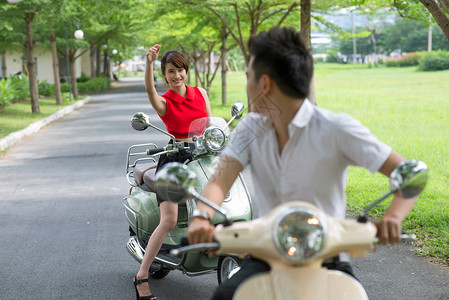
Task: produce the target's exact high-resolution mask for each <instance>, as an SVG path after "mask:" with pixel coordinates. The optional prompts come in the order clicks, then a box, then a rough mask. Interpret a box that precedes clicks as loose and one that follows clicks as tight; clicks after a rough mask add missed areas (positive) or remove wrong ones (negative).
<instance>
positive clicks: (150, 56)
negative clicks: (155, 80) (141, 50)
mask: <svg viewBox="0 0 449 300" xmlns="http://www.w3.org/2000/svg"><path fill="white" fill-rule="evenodd" d="M159 50H161V45H158V44H156V45H154V46H153V47H151V48H150V49H149V50H148V52H147V54H146V56H147V62H149V63H152V62H154V61H155V60H156V58H157V56H158V55H159Z"/></svg>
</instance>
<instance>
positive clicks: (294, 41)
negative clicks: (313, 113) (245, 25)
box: [248, 27, 313, 99]
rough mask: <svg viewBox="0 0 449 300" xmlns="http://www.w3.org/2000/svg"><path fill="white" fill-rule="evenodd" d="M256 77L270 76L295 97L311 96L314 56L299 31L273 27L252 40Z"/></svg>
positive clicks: (249, 41)
mask: <svg viewBox="0 0 449 300" xmlns="http://www.w3.org/2000/svg"><path fill="white" fill-rule="evenodd" d="M248 47H249V52H250V55H251V57H253V70H254V74H255V78H256V80H259V79H260V77H261V76H262V75H263V74H267V75H268V76H270V77H271V78H272V79H273V80H274V81H275V82H276V84H277V86H278V87H279V89H280V90H281V91H282V92H283V93H285V94H286V95H288V96H290V97H294V98H301V99H304V98H307V96H308V95H309V89H310V81H311V80H312V76H313V57H312V55H311V54H310V50H309V47H307V45H306V43H305V42H304V41H303V39H302V38H301V35H300V33H299V31H297V30H296V29H294V28H290V27H273V28H271V29H270V30H268V31H262V32H260V33H259V34H257V35H253V36H251V37H250V39H249V40H248Z"/></svg>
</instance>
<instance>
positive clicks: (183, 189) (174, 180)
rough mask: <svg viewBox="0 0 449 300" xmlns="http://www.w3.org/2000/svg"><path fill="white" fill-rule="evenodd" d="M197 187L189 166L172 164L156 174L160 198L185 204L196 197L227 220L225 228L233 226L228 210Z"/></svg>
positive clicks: (195, 177)
mask: <svg viewBox="0 0 449 300" xmlns="http://www.w3.org/2000/svg"><path fill="white" fill-rule="evenodd" d="M196 187H197V176H196V174H195V172H193V171H192V170H191V169H189V167H187V165H184V164H181V163H178V162H171V163H168V164H165V165H163V166H162V167H161V168H160V169H159V170H158V171H157V172H156V182H155V188H156V193H157V194H158V195H159V197H161V198H162V199H164V200H167V201H171V202H176V203H183V202H184V201H186V200H187V197H194V198H196V200H198V201H201V202H203V203H204V204H206V205H208V206H210V207H212V208H213V209H215V210H216V211H217V212H219V213H220V214H221V215H222V216H223V217H224V218H225V221H224V222H223V225H224V226H228V225H231V224H232V220H231V217H230V215H229V213H228V212H227V211H226V209H224V208H223V207H221V206H218V205H217V204H215V203H213V202H211V201H209V200H208V199H206V198H204V197H203V196H201V195H200V194H199V193H198V192H197V191H196V189H195V188H196Z"/></svg>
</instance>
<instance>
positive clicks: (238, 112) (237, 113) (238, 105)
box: [231, 101, 245, 120]
mask: <svg viewBox="0 0 449 300" xmlns="http://www.w3.org/2000/svg"><path fill="white" fill-rule="evenodd" d="M244 109H245V105H244V104H243V103H242V102H240V101H237V102H235V103H234V105H232V109H231V115H232V117H233V118H235V119H237V120H238V119H240V118H241V117H242V115H243V110H244Z"/></svg>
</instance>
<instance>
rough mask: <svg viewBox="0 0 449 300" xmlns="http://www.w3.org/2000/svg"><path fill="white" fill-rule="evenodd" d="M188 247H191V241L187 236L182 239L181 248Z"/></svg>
mask: <svg viewBox="0 0 449 300" xmlns="http://www.w3.org/2000/svg"><path fill="white" fill-rule="evenodd" d="M188 245H190V244H189V240H188V239H187V237H186V236H183V237H182V238H181V246H183V247H184V246H188Z"/></svg>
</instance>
